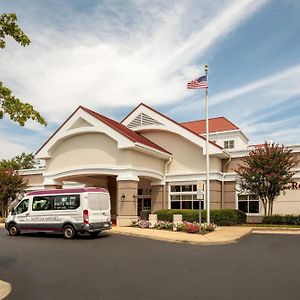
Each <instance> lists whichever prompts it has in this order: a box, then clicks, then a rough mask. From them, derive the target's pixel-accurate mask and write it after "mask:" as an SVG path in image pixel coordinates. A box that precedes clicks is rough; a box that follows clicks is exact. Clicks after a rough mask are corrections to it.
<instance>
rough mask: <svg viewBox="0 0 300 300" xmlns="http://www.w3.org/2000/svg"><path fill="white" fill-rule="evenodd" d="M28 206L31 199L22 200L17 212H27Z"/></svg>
mask: <svg viewBox="0 0 300 300" xmlns="http://www.w3.org/2000/svg"><path fill="white" fill-rule="evenodd" d="M28 206H29V199H24V200H22V202H20V204H19V205H18V206H17V207H16V210H15V212H16V214H17V215H18V214H22V213H24V212H26V211H27V210H28Z"/></svg>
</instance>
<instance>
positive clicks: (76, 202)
mask: <svg viewBox="0 0 300 300" xmlns="http://www.w3.org/2000/svg"><path fill="white" fill-rule="evenodd" d="M79 206H80V195H70V196H69V209H76V208H78V207H79Z"/></svg>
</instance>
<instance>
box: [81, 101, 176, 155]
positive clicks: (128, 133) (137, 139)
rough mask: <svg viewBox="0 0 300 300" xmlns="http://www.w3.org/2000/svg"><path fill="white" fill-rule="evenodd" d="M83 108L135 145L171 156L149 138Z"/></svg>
mask: <svg viewBox="0 0 300 300" xmlns="http://www.w3.org/2000/svg"><path fill="white" fill-rule="evenodd" d="M81 108H82V109H83V110H84V111H86V112H87V113H89V114H91V115H92V116H94V117H95V118H97V119H98V120H100V121H102V122H103V123H105V124H106V125H108V126H109V127H111V128H113V129H115V130H116V131H118V132H119V133H121V134H122V135H124V136H125V137H127V138H128V139H130V140H131V141H132V142H134V143H140V144H143V145H145V146H147V147H150V148H154V149H156V150H159V151H162V152H165V153H168V154H171V153H170V152H168V151H167V150H165V149H163V148H162V147H160V146H158V145H157V144H155V143H153V142H152V141H150V140H148V139H147V138H145V137H144V136H142V135H140V134H139V133H137V132H135V131H133V130H131V129H129V128H127V127H126V126H124V125H123V124H121V123H118V122H117V121H114V120H112V119H110V118H108V117H106V116H103V115H101V114H99V113H96V112H95V111H92V110H90V109H88V108H86V107H84V106H81Z"/></svg>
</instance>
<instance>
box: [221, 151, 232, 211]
mask: <svg viewBox="0 0 300 300" xmlns="http://www.w3.org/2000/svg"><path fill="white" fill-rule="evenodd" d="M230 162H231V156H230V155H229V158H228V161H227V163H226V164H225V165H224V166H223V174H222V186H221V190H222V193H221V209H224V198H225V191H224V179H225V171H226V167H227V166H228V165H229V164H230Z"/></svg>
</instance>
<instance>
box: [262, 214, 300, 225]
mask: <svg viewBox="0 0 300 300" xmlns="http://www.w3.org/2000/svg"><path fill="white" fill-rule="evenodd" d="M262 223H263V224H275V225H300V215H297V216H295V215H285V216H280V215H274V216H265V217H263V220H262Z"/></svg>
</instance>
